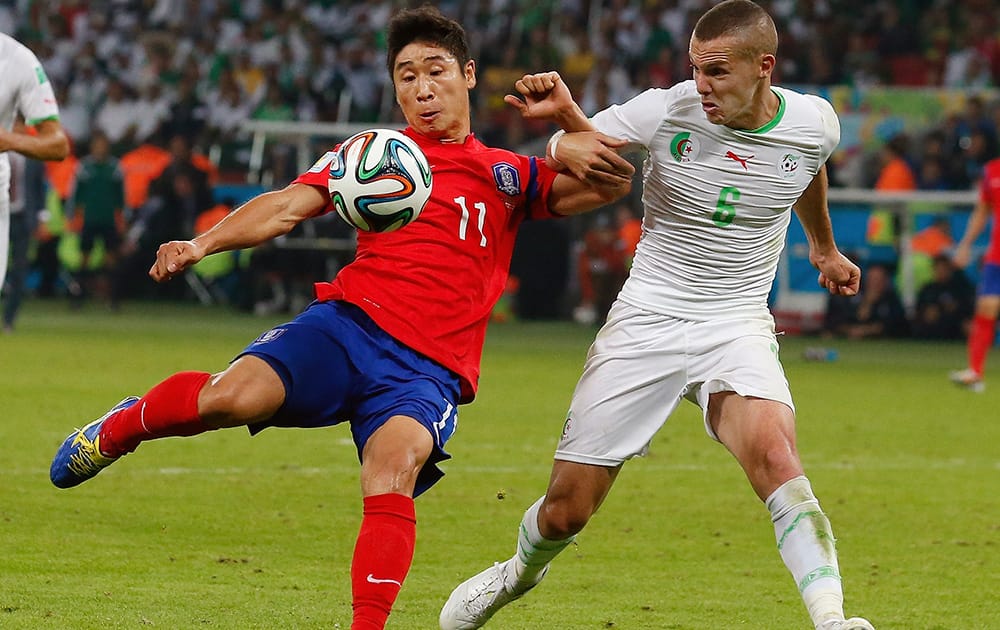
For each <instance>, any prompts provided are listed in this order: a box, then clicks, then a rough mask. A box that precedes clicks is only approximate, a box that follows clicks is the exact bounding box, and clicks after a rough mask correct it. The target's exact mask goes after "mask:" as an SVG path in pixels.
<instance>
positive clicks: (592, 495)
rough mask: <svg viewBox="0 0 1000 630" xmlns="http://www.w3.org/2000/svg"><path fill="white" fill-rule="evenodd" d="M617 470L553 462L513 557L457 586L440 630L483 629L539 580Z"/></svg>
mask: <svg viewBox="0 0 1000 630" xmlns="http://www.w3.org/2000/svg"><path fill="white" fill-rule="evenodd" d="M620 469H621V467H620V466H619V467H613V468H612V467H605V466H594V465H589V464H579V463H576V462H569V461H562V460H556V461H555V463H554V464H553V466H552V476H551V478H550V480H549V487H548V490H547V492H546V494H545V496H543V497H542V498H540V499H539V500H538V501H536V502H535V503H534V504H533V505H532V506H531V507H530V508H528V510H527V511H526V512H525V513H524V517H523V518H522V520H521V526H520V529H519V531H518V536H517V551H516V553H515V554H514V556H513V557H512V558H510V559H509V560H507V561H506V562H503V563H496V564H494V565H493V566H492V567H490V568H488V569H486V570H485V571H483V572H482V573H479V574H478V575H475V576H473V577H471V578H469V579H468V580H466V581H465V582H463V583H461V584H459V585H458V586H457V587H456V588H455V590H454V591H452V593H451V596H450V597H449V598H448V601H447V602H445V605H444V607H443V608H442V609H441V616H440V618H439V623H440V625H441V630H469V629H471V628H481V627H482V626H483V625H484V624H485V623H486V622H487V621H489V619H490V618H491V617H492V616H493V615H494V614H495V613H496V612H497V611H498V610H500V609H501V608H502V607H504V606H505V605H507V604H509V603H510V602H512V601H514V600H515V599H518V598H519V597H521V596H522V595H524V594H525V593H526V592H528V591H529V590H531V589H532V588H533V587H534V586H535V585H537V584H538V583H539V582H541V580H542V578H543V577H545V574H546V573H547V572H548V568H549V563H550V562H551V561H552V559H553V558H555V557H556V556H557V555H558V554H559V552H561V551H562V550H563V549H565V548H566V547H567V546H568V545H569V544H570V543H571V542H573V539H574V538H575V537H576V534H577V533H579V532H580V531H581V530H582V529H583V528H584V526H586V524H587V522H588V521H589V520H590V517H591V516H593V515H594V513H595V512H597V509H598V508H599V507H600V506H601V503H603V502H604V499H605V497H607V496H608V492H609V491H610V490H611V485H612V484H613V483H614V480H615V478H616V477H617V476H618V471H619V470H620Z"/></svg>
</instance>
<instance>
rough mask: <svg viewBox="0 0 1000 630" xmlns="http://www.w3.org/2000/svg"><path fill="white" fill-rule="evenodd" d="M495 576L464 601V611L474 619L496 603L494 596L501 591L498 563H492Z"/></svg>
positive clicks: (501, 577)
mask: <svg viewBox="0 0 1000 630" xmlns="http://www.w3.org/2000/svg"><path fill="white" fill-rule="evenodd" d="M493 569H494V570H495V574H494V576H493V579H491V580H490V581H488V582H486V583H485V584H480V585H479V586H477V587H476V588H475V589H474V590H473V591H472V593H471V594H470V595H469V597H468V599H467V600H466V602H465V603H466V609H467V610H468V611H469V612H470V613H471V614H472V615H473V616H474V617H476V618H478V617H479V615H481V614H482V613H483V612H485V611H486V609H487V608H489V607H490V604H492V603H493V602H495V601H496V596H497V595H498V594H499V593H500V591H502V590H503V588H504V585H503V573H501V571H500V563H499V562H494V563H493Z"/></svg>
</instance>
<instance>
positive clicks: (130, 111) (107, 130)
mask: <svg viewBox="0 0 1000 630" xmlns="http://www.w3.org/2000/svg"><path fill="white" fill-rule="evenodd" d="M139 114H140V112H139V111H138V110H137V109H136V107H135V101H134V100H133V99H132V96H131V95H130V94H129V91H128V87H126V85H125V83H124V82H123V81H122V80H121V79H119V78H118V77H111V79H110V80H109V81H108V89H107V98H106V99H105V101H104V103H103V104H101V106H100V107H99V108H98V110H97V115H96V116H95V118H94V131H101V132H102V133H103V134H104V136H105V137H106V138H107V139H108V141H109V142H110V143H111V147H112V152H113V153H115V154H118V155H120V154H121V153H123V152H124V151H126V150H128V149H129V148H131V147H133V146H135V134H136V130H137V129H138V127H139V123H140V116H139Z"/></svg>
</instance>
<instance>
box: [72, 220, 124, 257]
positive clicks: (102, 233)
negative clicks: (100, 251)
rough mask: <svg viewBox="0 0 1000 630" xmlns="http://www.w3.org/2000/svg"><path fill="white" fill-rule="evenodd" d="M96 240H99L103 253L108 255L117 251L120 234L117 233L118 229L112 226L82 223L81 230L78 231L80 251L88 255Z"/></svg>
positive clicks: (120, 241)
mask: <svg viewBox="0 0 1000 630" xmlns="http://www.w3.org/2000/svg"><path fill="white" fill-rule="evenodd" d="M97 239H101V243H103V244H104V251H106V252H108V253H114V252H116V251H118V247H119V246H121V244H122V237H121V234H119V233H118V228H116V227H115V226H114V225H113V224H110V225H91V224H88V223H84V224H83V228H81V229H80V251H81V252H84V253H89V252H90V251H91V250H93V249H94V243H95V242H96V241H97Z"/></svg>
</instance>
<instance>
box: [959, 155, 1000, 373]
mask: <svg viewBox="0 0 1000 630" xmlns="http://www.w3.org/2000/svg"><path fill="white" fill-rule="evenodd" d="M991 216H992V218H993V222H992V226H991V228H990V240H989V245H988V246H987V247H986V254H985V256H984V257H983V267H982V270H981V272H980V276H979V286H978V287H977V290H976V311H975V314H974V315H973V318H972V329H971V330H970V331H969V339H968V342H967V346H968V356H969V364H968V366H967V367H966V368H965V369H963V370H958V371H956V372H952V373H951V380H952V382H954V383H955V384H957V385H960V386H962V387H966V388H968V389H971V390H972V391H975V392H981V391H983V390H984V389H985V388H986V382H985V381H984V380H983V373H984V371H985V369H986V355H987V354H989V351H990V348H991V347H992V346H993V342H994V340H995V339H996V336H997V316H998V315H1000V158H997V159H994V160H990V161H989V162H987V163H986V165H985V166H984V167H983V177H982V180H981V181H980V184H979V201H978V202H977V203H976V207H975V208H974V209H973V211H972V215H971V216H970V217H969V223H968V225H966V226H965V234H963V235H962V239H961V240H960V241H959V242H958V247H956V248H955V256H954V261H955V265H956V266H958V267H959V268H963V267H967V266H968V265H969V263H970V262H972V244H973V243H975V242H976V239H977V238H979V235H980V234H981V233H982V231H983V229H984V228H985V227H986V224H987V223H988V222H989V221H990V217H991Z"/></svg>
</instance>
